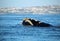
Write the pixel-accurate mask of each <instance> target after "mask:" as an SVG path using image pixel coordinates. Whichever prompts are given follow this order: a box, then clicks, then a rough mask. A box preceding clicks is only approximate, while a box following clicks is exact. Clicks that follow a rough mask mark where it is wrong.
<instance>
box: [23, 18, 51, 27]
mask: <svg viewBox="0 0 60 41" xmlns="http://www.w3.org/2000/svg"><path fill="white" fill-rule="evenodd" d="M22 24H23V25H24V26H35V27H36V26H37V27H50V26H52V25H51V24H48V23H45V22H41V21H37V20H34V19H31V18H24V19H23V22H22Z"/></svg>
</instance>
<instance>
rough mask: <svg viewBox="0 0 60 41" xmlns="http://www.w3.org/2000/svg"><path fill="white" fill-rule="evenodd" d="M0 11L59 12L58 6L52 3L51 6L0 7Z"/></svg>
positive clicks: (59, 7)
mask: <svg viewBox="0 0 60 41" xmlns="http://www.w3.org/2000/svg"><path fill="white" fill-rule="evenodd" d="M1 13H33V14H34V13H35V14H36V13H38V14H41V13H60V6H58V5H53V6H32V7H25V8H14V7H10V8H0V14H1Z"/></svg>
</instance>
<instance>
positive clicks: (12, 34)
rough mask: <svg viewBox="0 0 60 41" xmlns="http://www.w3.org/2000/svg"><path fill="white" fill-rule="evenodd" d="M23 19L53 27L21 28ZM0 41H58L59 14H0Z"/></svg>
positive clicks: (59, 39) (59, 35)
mask: <svg viewBox="0 0 60 41" xmlns="http://www.w3.org/2000/svg"><path fill="white" fill-rule="evenodd" d="M24 18H32V19H35V20H39V21H42V22H45V23H48V24H51V25H53V27H32V26H23V25H22V21H23V19H24ZM0 41H60V14H31V13H29V14H15V13H9V14H8V13H6V14H0Z"/></svg>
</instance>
